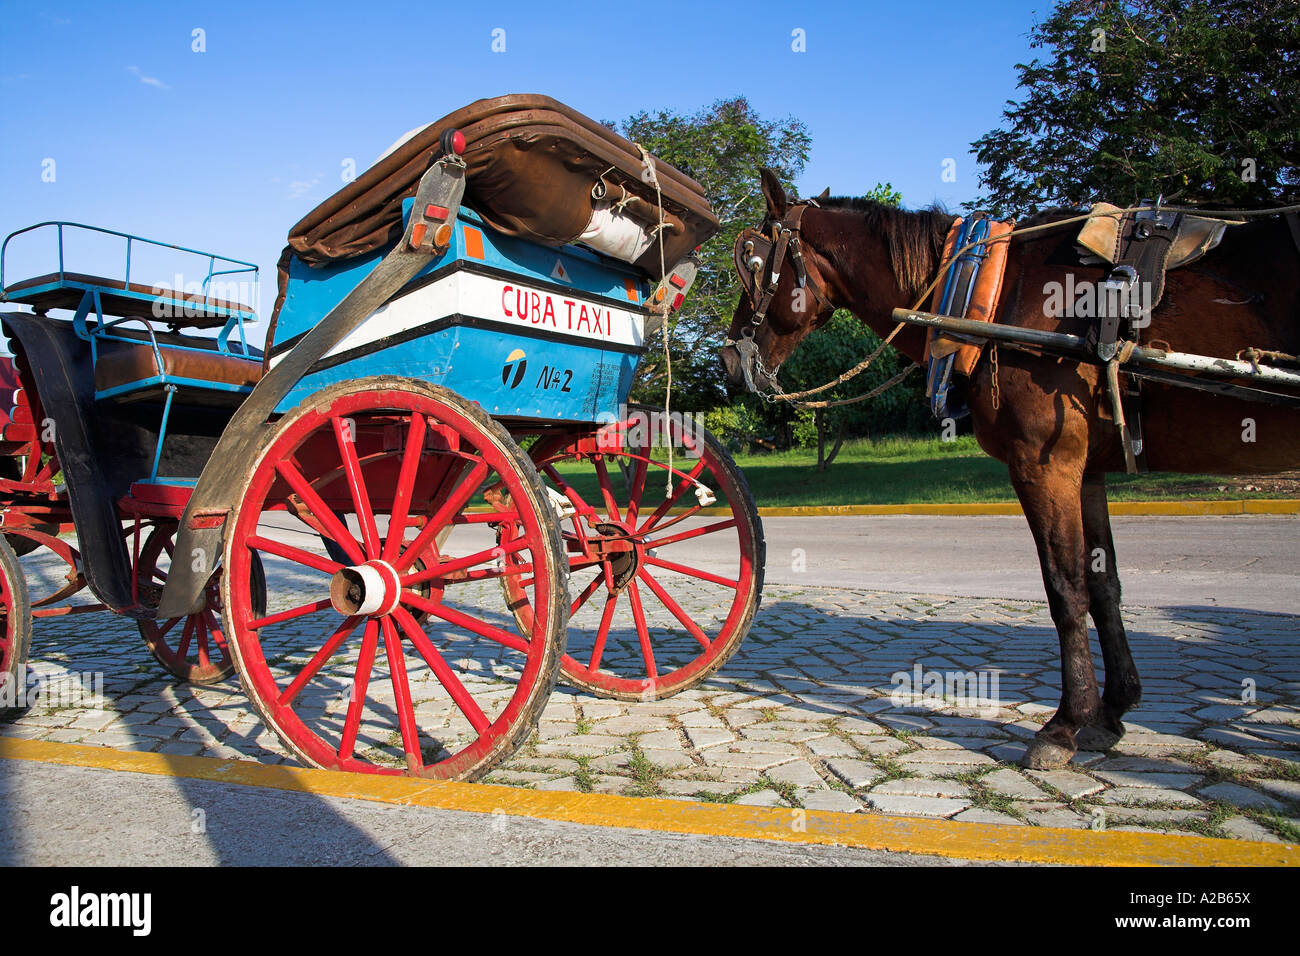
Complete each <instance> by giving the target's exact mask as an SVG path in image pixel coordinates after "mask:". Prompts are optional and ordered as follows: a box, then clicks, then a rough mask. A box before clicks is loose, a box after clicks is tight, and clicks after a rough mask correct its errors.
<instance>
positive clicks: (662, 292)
mask: <svg viewBox="0 0 1300 956" xmlns="http://www.w3.org/2000/svg"><path fill="white" fill-rule="evenodd" d="M667 294H668V290H667V289H665V288H664V287H663V286H660V287H659V288H658V289H655V301H656V302H662V301H663V300H664V296H666V295H667Z"/></svg>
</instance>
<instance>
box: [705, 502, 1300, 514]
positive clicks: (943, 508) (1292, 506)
mask: <svg viewBox="0 0 1300 956" xmlns="http://www.w3.org/2000/svg"><path fill="white" fill-rule="evenodd" d="M699 513H700V514H705V515H729V514H731V511H730V509H727V508H701V509H700V512H699ZM758 513H759V514H760V515H762V516H763V517H764V518H801V517H802V518H819V517H836V516H838V517H853V516H858V515H1019V514H1023V512H1022V511H1021V509H1020V505H1019V503H1017V502H1014V501H990V502H983V503H980V502H974V503H970V504H939V503H927V502H916V503H913V504H903V505H791V506H789V507H779V508H778V507H772V508H759V509H758ZM1110 513H1111V514H1112V515H1132V516H1146V517H1194V516H1201V515H1295V514H1300V499H1296V498H1239V499H1233V500H1224V501H1112V502H1111V503H1110Z"/></svg>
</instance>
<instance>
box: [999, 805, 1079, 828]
mask: <svg viewBox="0 0 1300 956" xmlns="http://www.w3.org/2000/svg"><path fill="white" fill-rule="evenodd" d="M1011 805H1012V806H1013V807H1015V808H1016V812H1018V813H1020V814H1022V815H1023V816H1024V818H1025V820H1026V821H1027V822H1029V823H1031V824H1033V825H1034V826H1038V827H1054V828H1057V829H1064V830H1086V829H1088V828H1089V826H1091V820H1090V819H1089V818H1088V817H1085V816H1082V815H1081V814H1078V813H1075V812H1074V811H1073V810H1070V809H1068V808H1066V807H1065V806H1063V805H1062V804H1059V803H1056V804H1033V803H1023V802H1018V801H1012V804H1011Z"/></svg>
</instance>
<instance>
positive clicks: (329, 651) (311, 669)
mask: <svg viewBox="0 0 1300 956" xmlns="http://www.w3.org/2000/svg"><path fill="white" fill-rule="evenodd" d="M360 622H361V618H359V617H349V618H345V619H344V620H343V623H342V624H340V625H339V626H338V628H337V629H336V630H335V631H334V633H333V634H331V635H330V636H329V639H328V640H326V641H325V643H324V644H323V645H321V649H320V650H318V651H317V652H316V653H315V654H313V655H312V657H311V660H309V661H308V662H307V663H306V664H304V665H303V668H302V670H300V671H299V672H298V676H297V677H295V678H294V679H293V682H292V683H290V684H289V686H288V687H286V688H285V689H284V691H283V692H282V693H281V694H280V696H279V697H278V698H276V701H277V703H279V704H280V706H281V707H284V706H286V705H288V704H290V703H292V702H293V699H294V698H295V697H297V696H298V692H299V691H300V690H302V689H303V688H304V687H306V686H307V682H308V681H310V680H311V679H312V678H313V677H315V676H316V674H317V672H318V671H319V670H320V669H321V665H322V664H324V663H325V662H326V661H327V660H329V658H330V657H332V656H333V655H334V652H335V651H336V650H338V647H339V645H340V644H342V643H343V642H344V641H346V640H347V639H348V636H349V635H351V634H352V632H353V631H355V630H356V629H357V624H359V623H360Z"/></svg>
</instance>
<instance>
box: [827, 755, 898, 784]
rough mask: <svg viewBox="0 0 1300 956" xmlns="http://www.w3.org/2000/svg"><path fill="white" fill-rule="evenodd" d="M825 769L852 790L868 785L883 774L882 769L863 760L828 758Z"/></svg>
mask: <svg viewBox="0 0 1300 956" xmlns="http://www.w3.org/2000/svg"><path fill="white" fill-rule="evenodd" d="M826 769H827V770H829V771H830V772H831V773H833V774H835V776H837V777H838V778H839V779H840V780H842V781H844V783H845V784H847V785H848V786H850V787H852V788H853V789H854V790H860V789H862V788H863V787H867V786H870V785H871V784H872V783H874V782H875V781H877V780H879V779H880V778H881V777H883V776H884V775H885V772H884V771H883V770H881V769H880V768H879V767H876V766H875V765H873V764H870V763H868V762H867V761H865V760H840V759H835V760H828V761H826Z"/></svg>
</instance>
